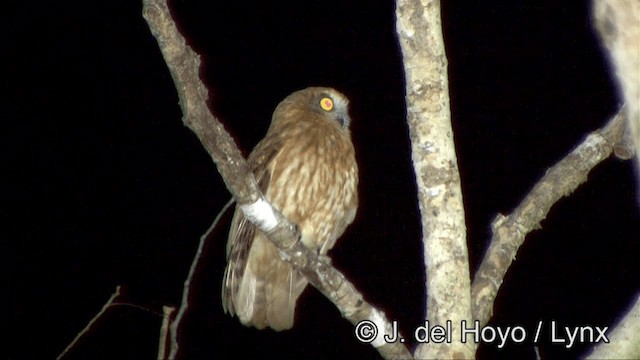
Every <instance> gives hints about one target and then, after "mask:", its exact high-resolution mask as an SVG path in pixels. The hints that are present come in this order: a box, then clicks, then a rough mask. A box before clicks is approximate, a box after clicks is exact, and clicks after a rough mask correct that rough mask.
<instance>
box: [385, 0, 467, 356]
mask: <svg viewBox="0 0 640 360" xmlns="http://www.w3.org/2000/svg"><path fill="white" fill-rule="evenodd" d="M396 18H397V23H396V26H397V32H398V36H399V39H400V47H401V49H402V55H403V59H404V69H405V75H406V93H407V95H406V100H407V120H408V123H409V131H410V136H411V148H412V158H413V166H414V169H415V172H416V182H417V185H418V200H419V205H420V211H421V213H422V228H423V244H424V259H425V260H424V261H425V270H426V278H427V286H426V289H427V294H426V297H427V302H426V305H427V309H426V310H427V311H426V313H427V320H428V321H429V322H430V323H433V324H437V325H441V326H445V325H446V324H447V322H448V321H451V323H452V324H453V326H452V341H451V343H447V342H443V343H440V344H438V343H433V342H431V343H425V344H421V345H420V346H419V347H418V349H417V351H416V357H417V358H430V359H431V358H465V359H468V358H472V357H473V356H474V353H475V344H474V343H473V342H467V343H463V342H462V341H461V336H460V334H461V328H460V324H461V321H462V320H466V321H467V322H470V320H471V299H470V280H469V279H470V276H469V258H468V253H467V243H466V227H465V221H464V207H463V203H462V190H461V186H460V174H459V171H458V165H457V159H456V153H455V145H454V142H453V130H452V128H451V112H450V110H449V84H448V78H447V58H446V55H445V49H444V40H443V38H442V26H441V20H440V1H439V0H422V1H420V0H399V1H398V2H397V7H396Z"/></svg>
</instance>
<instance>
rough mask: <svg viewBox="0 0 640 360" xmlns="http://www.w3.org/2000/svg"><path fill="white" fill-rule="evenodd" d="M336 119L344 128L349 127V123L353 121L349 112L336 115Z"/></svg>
mask: <svg viewBox="0 0 640 360" xmlns="http://www.w3.org/2000/svg"><path fill="white" fill-rule="evenodd" d="M336 120H337V121H338V123H339V124H340V125H341V126H342V128H344V129H346V128H348V127H349V124H350V123H351V118H350V117H349V115H348V114H339V115H338V116H337V117H336Z"/></svg>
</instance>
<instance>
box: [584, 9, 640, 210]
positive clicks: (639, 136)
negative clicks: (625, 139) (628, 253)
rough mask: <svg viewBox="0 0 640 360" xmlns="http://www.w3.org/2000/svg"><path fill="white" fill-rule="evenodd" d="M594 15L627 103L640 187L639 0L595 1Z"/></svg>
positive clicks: (630, 137)
mask: <svg viewBox="0 0 640 360" xmlns="http://www.w3.org/2000/svg"><path fill="white" fill-rule="evenodd" d="M593 14H594V18H595V20H596V21H595V25H596V28H597V29H598V33H599V34H600V39H601V41H602V43H603V45H604V46H605V48H606V49H607V51H608V53H609V58H610V61H611V64H612V65H613V68H614V70H615V78H616V80H617V83H618V85H619V92H620V95H621V96H622V98H624V100H625V102H626V104H627V121H628V127H629V141H630V142H631V143H632V144H633V148H634V149H635V154H636V165H637V166H636V171H637V173H636V175H637V179H638V182H637V183H638V187H639V188H640V1H639V0H595V1H594V2H593ZM638 194H640V191H638ZM639 196H640V195H639ZM638 200H639V201H640V198H639V199H638Z"/></svg>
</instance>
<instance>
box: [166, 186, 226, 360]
mask: <svg viewBox="0 0 640 360" xmlns="http://www.w3.org/2000/svg"><path fill="white" fill-rule="evenodd" d="M233 203H234V200H233V199H231V200H229V201H228V202H227V203H226V204H225V205H224V207H223V208H222V210H220V212H219V213H218V215H217V216H216V218H215V219H214V220H213V222H212V223H211V226H209V228H208V229H207V231H206V232H205V233H204V234H202V236H200V243H199V244H198V249H197V250H196V254H195V256H194V257H193V261H192V262H191V267H190V268H189V273H188V274H187V279H186V280H185V281H184V285H183V288H182V301H181V302H180V308H179V309H178V313H177V315H176V318H175V320H174V321H173V322H172V323H171V344H170V347H169V349H170V351H169V359H175V358H176V355H177V354H178V328H179V327H180V323H181V322H182V318H183V317H184V314H185V313H186V312H187V309H188V308H189V291H190V289H191V281H192V280H193V274H195V272H196V268H197V267H198V263H199V262H200V258H201V257H202V249H204V244H205V242H206V241H207V239H208V238H209V235H210V234H211V232H212V231H213V229H215V228H216V226H217V225H218V222H219V221H220V219H221V218H222V215H224V214H225V213H226V212H227V210H228V209H229V207H230V206H231V205H232V204H233ZM163 324H164V323H163Z"/></svg>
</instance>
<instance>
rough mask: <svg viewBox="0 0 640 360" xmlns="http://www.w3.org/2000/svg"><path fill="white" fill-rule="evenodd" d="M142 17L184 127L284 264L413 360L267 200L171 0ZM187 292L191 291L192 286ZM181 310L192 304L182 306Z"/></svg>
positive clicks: (152, 5)
mask: <svg viewBox="0 0 640 360" xmlns="http://www.w3.org/2000/svg"><path fill="white" fill-rule="evenodd" d="M143 16H144V18H145V19H146V20H147V23H148V25H149V28H150V29H151V32H152V34H153V36H154V37H155V38H156V40H157V41H158V45H159V47H160V50H161V51H162V55H163V56H164V59H165V62H166V63H167V66H168V68H169V72H170V73H171V76H172V78H173V81H174V83H175V85H176V89H177V92H178V97H179V100H180V107H181V109H182V113H183V117H182V121H183V123H184V124H185V125H186V126H187V127H188V128H189V129H191V130H192V131H193V132H194V133H195V134H196V136H197V137H198V139H199V140H200V141H201V143H202V145H203V146H204V148H205V149H206V150H207V152H208V153H209V154H210V155H211V158H212V159H213V161H214V163H215V164H216V166H217V168H218V172H219V173H220V175H221V176H222V178H223V180H224V182H225V184H226V186H227V188H228V189H229V191H230V192H231V193H232V194H233V196H234V198H235V200H236V202H237V203H238V205H240V208H241V209H242V211H243V213H244V215H245V217H246V218H247V219H248V220H249V221H251V222H252V223H254V224H255V225H256V226H257V227H258V228H259V229H260V230H262V231H263V232H264V233H265V234H266V235H267V236H268V238H269V240H271V241H272V242H273V243H274V244H275V245H276V246H277V247H278V249H279V250H280V251H281V253H282V258H283V259H284V260H286V261H288V262H290V263H291V264H292V265H293V266H294V267H295V268H296V269H297V270H299V271H300V272H301V273H302V274H303V275H304V276H305V277H306V278H307V279H308V280H309V282H310V283H311V284H312V285H313V286H314V287H316V288H317V289H318V290H320V291H321V292H322V293H323V294H324V295H325V296H326V297H327V298H328V299H329V300H331V301H332V302H333V303H334V304H335V305H336V307H337V308H338V309H339V310H340V313H341V315H342V316H343V317H345V318H346V319H347V320H349V321H350V322H351V323H353V324H354V325H355V324H358V323H360V322H362V321H369V322H370V323H371V324H375V325H377V331H376V335H375V336H374V337H373V338H372V339H370V340H371V344H372V345H373V346H374V347H375V348H376V350H378V352H379V353H380V354H381V355H382V356H383V357H384V358H404V359H407V358H411V354H410V353H409V351H408V350H407V348H406V347H405V346H404V345H403V344H402V343H400V342H395V343H386V342H385V341H384V340H383V335H384V334H385V333H391V332H392V326H391V323H390V322H389V321H388V320H387V319H386V317H385V315H384V313H383V312H382V311H380V310H377V309H375V308H374V307H372V306H371V305H370V304H368V303H367V302H366V301H364V299H363V297H362V294H360V293H359V292H358V291H357V290H356V289H355V287H354V286H353V285H352V284H351V283H350V282H349V281H347V280H346V278H345V277H344V275H342V274H341V273H340V272H339V271H338V270H336V269H335V268H334V267H333V266H331V265H330V264H328V263H327V262H325V261H323V260H321V259H319V258H318V256H317V254H316V253H315V252H314V251H311V250H309V249H307V248H306V247H305V246H304V245H302V243H301V242H300V241H299V240H300V232H299V230H298V228H297V226H295V225H294V224H292V223H290V222H289V221H288V220H287V219H286V218H285V217H284V216H283V215H282V214H281V213H279V212H278V211H277V210H276V209H275V208H273V207H272V206H271V204H269V203H268V202H267V201H266V199H265V198H264V196H263V194H262V193H261V192H260V189H259V187H258V185H257V184H256V181H255V178H254V176H253V174H252V173H251V171H250V170H249V167H248V165H247V163H246V161H245V159H244V158H243V157H242V155H241V153H240V151H239V150H238V148H237V146H236V144H235V142H234V141H233V139H232V138H231V136H230V135H229V134H228V133H227V132H226V131H225V129H224V128H223V126H222V124H221V123H220V121H219V120H218V119H217V118H215V117H214V116H213V115H212V114H211V112H210V111H209V109H208V107H207V98H208V90H207V89H206V88H205V86H204V84H203V83H202V81H201V80H200V78H199V76H198V73H199V69H200V57H199V56H198V55H197V54H196V53H195V52H194V51H193V50H192V49H191V48H190V47H189V46H187V45H186V43H185V40H184V38H183V37H182V35H180V33H179V32H178V30H177V28H176V26H175V23H174V22H173V19H172V18H171V15H170V13H169V9H168V7H167V3H166V0H143ZM197 260H198V259H197V258H196V259H195V260H194V261H196V262H197ZM187 281H190V279H187ZM185 288H186V289H185V291H188V290H187V289H188V286H186V287H185ZM186 298H188V297H186ZM187 302H188V299H187ZM182 306H187V304H186V303H184V302H183V304H182ZM181 311H182V310H181ZM179 325H180V324H179V323H177V322H176V323H174V324H173V325H172V335H171V337H172V343H173V345H172V349H171V353H170V355H169V357H170V358H171V359H174V358H175V357H176V355H177V345H178V335H177V330H178V326H179ZM372 330H373V329H372ZM368 334H372V332H368ZM354 341H356V340H355V338H354Z"/></svg>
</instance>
